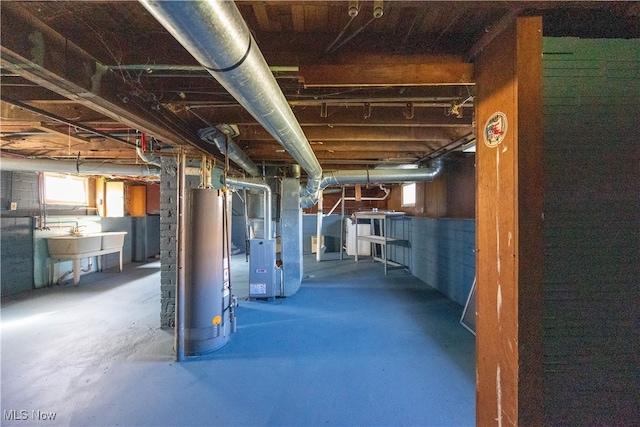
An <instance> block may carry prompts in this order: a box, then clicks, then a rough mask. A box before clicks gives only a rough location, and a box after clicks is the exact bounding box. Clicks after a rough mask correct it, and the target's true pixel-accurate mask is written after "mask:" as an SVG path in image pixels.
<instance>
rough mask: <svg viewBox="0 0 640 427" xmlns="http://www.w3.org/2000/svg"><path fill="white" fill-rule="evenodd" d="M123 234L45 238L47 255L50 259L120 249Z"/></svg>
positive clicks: (124, 232)
mask: <svg viewBox="0 0 640 427" xmlns="http://www.w3.org/2000/svg"><path fill="white" fill-rule="evenodd" d="M125 234H127V232H126V231H105V232H100V233H91V234H70V235H68V236H55V237H49V238H47V246H48V248H49V255H50V256H52V257H55V256H60V255H63V256H64V255H81V254H85V253H91V252H96V251H102V250H107V249H119V248H122V245H123V244H124V236H125ZM114 252H117V251H114ZM86 256H92V255H86Z"/></svg>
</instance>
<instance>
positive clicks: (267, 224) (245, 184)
mask: <svg viewBox="0 0 640 427" xmlns="http://www.w3.org/2000/svg"><path fill="white" fill-rule="evenodd" d="M226 182H227V186H228V187H229V188H251V189H254V190H260V191H262V192H263V194H264V206H263V210H264V214H263V218H264V238H265V239H266V240H271V239H273V232H272V230H271V224H272V222H271V221H272V217H271V203H272V202H271V199H272V196H271V187H269V185H268V184H265V183H262V182H251V181H246V180H241V179H234V178H230V177H227V179H226ZM245 203H247V201H246V200H245Z"/></svg>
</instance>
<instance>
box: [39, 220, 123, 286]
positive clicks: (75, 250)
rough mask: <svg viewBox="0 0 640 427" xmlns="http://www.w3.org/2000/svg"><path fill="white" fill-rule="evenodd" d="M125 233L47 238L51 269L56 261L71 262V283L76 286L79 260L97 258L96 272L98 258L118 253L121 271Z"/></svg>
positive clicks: (114, 232)
mask: <svg viewBox="0 0 640 427" xmlns="http://www.w3.org/2000/svg"><path fill="white" fill-rule="evenodd" d="M126 234H127V232H126V231H105V232H99V233H90V234H70V235H66V236H55V237H48V238H47V247H48V248H49V257H50V258H51V260H52V263H51V268H52V269H53V264H54V263H55V262H57V261H66V260H72V261H73V281H74V284H78V281H79V280H80V271H81V267H80V260H81V259H82V258H89V257H92V256H98V270H101V268H100V256H102V255H106V254H109V253H114V252H118V253H119V254H120V271H122V246H123V245H124V236H125V235H126Z"/></svg>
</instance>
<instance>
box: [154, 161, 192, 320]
mask: <svg viewBox="0 0 640 427" xmlns="http://www.w3.org/2000/svg"><path fill="white" fill-rule="evenodd" d="M187 167H200V162H199V161H188V162H187ZM199 185H200V177H199V176H187V180H186V183H185V186H186V188H187V189H189V188H198V186H199ZM177 263H178V164H177V162H176V159H173V158H168V157H163V158H162V170H161V172H160V327H162V328H173V327H174V326H175V313H176V294H175V293H176V285H177V283H178V270H177Z"/></svg>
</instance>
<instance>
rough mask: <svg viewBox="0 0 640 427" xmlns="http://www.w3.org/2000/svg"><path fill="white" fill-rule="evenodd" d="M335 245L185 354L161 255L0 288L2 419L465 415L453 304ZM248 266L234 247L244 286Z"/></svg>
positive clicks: (465, 353) (227, 421)
mask: <svg viewBox="0 0 640 427" xmlns="http://www.w3.org/2000/svg"><path fill="white" fill-rule="evenodd" d="M337 256H338V254H330V253H329V254H325V258H329V259H328V260H326V261H323V262H321V263H316V261H315V256H313V255H308V256H305V260H304V262H305V279H304V280H303V282H302V287H301V288H300V291H299V292H298V293H297V294H295V295H294V296H292V297H289V298H284V299H277V300H276V301H275V302H261V301H245V300H241V301H240V307H239V308H238V309H237V317H238V330H237V333H236V334H234V335H232V336H231V339H230V341H229V343H228V344H227V345H226V346H225V347H223V348H222V349H220V350H218V351H217V352H215V353H212V354H210V355H208V356H206V357H200V358H194V359H190V360H188V361H186V362H183V363H176V362H175V361H174V353H173V330H162V329H160V328H159V319H160V315H159V311H160V290H159V289H160V264H159V262H154V263H148V264H135V263H134V264H129V265H126V266H125V270H124V272H123V273H117V272H103V273H94V274H89V275H86V276H83V277H82V278H81V281H80V286H79V287H73V286H71V285H63V286H55V287H51V288H45V289H39V290H35V291H32V292H29V293H26V294H23V295H20V296H18V297H16V298H12V299H10V300H6V301H3V305H2V313H1V315H2V339H1V343H2V347H1V351H2V358H1V362H2V364H1V379H2V385H1V388H2V394H1V397H2V401H1V407H2V416H3V418H2V425H6V426H31V425H36V426H39V425H46V426H59V425H64V426H67V425H74V426H116V425H119V426H132V425H136V426H199V425H208V426H286V425H291V426H307V425H308V426H320V425H322V426H400V425H412V426H471V425H474V424H475V354H474V351H475V350H474V349H475V343H474V337H473V335H471V334H470V333H469V332H468V331H467V330H466V329H464V328H463V327H462V326H460V324H459V323H458V320H459V318H460V314H461V312H462V307H460V306H459V305H458V304H456V303H455V302H453V301H451V300H449V299H447V298H446V297H444V296H443V295H442V294H440V293H439V292H437V291H435V290H433V289H432V288H430V287H428V286H427V285H425V284H424V283H422V282H421V281H419V280H418V279H417V278H415V277H413V276H410V275H408V274H403V273H402V272H394V273H392V274H391V275H389V276H384V274H383V266H382V265H381V264H380V263H371V262H370V261H365V262H362V261H361V262H360V263H359V264H356V263H355V262H353V259H352V258H349V257H347V258H349V259H345V260H344V261H340V260H337V259H336V258H337ZM285 267H286V266H285ZM247 278H248V264H247V263H245V256H244V254H240V255H235V256H233V257H232V284H233V286H234V293H235V294H236V295H238V296H239V297H240V298H242V297H244V298H246V296H247V294H248V283H247ZM12 410H13V411H15V412H10V411H12ZM23 411H24V412H23ZM38 414H40V416H41V417H42V416H43V414H44V415H45V416H48V417H49V418H52V416H53V415H54V414H55V418H54V419H49V420H47V421H44V420H42V419H40V420H38V419H37V416H38ZM12 415H13V418H14V420H9V419H8V418H10V417H11V416H12Z"/></svg>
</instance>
